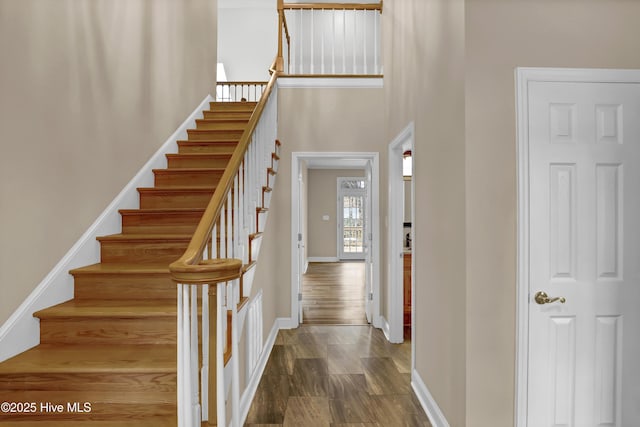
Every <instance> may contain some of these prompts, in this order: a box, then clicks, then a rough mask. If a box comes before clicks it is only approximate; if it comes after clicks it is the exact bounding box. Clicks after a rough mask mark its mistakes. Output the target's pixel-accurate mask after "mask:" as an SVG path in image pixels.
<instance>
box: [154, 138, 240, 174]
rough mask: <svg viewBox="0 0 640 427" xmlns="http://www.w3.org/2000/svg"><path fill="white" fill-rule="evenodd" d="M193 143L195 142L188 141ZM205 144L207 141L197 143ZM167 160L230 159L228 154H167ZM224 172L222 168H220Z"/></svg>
mask: <svg viewBox="0 0 640 427" xmlns="http://www.w3.org/2000/svg"><path fill="white" fill-rule="evenodd" d="M188 142H195V141H188ZM197 142H207V141H197ZM166 156H167V158H187V159H188V158H203V159H230V158H231V154H230V153H169V154H166ZM222 169H223V170H224V168H222Z"/></svg>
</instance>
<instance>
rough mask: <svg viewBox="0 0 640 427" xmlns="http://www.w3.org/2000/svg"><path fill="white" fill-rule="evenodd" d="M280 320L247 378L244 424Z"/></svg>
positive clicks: (243, 414)
mask: <svg viewBox="0 0 640 427" xmlns="http://www.w3.org/2000/svg"><path fill="white" fill-rule="evenodd" d="M279 320H280V319H276V320H275V321H274V322H273V326H272V327H271V331H270V332H269V336H268V337H267V340H266V341H265V343H264V347H263V348H262V353H261V354H260V358H259V359H258V363H257V364H256V367H255V369H254V370H253V374H252V375H251V378H249V379H248V380H247V387H246V388H245V389H244V392H243V393H242V398H241V399H240V425H244V422H245V421H246V420H247V415H248V414H249V409H250V408H251V403H252V402H253V398H254V397H255V395H256V391H257V390H258V384H260V379H261V378H262V374H263V373H264V368H265V367H266V366H267V362H268V361H269V356H270V355H271V350H272V349H273V345H274V344H275V342H276V337H277V336H278V331H279V330H280V321H279Z"/></svg>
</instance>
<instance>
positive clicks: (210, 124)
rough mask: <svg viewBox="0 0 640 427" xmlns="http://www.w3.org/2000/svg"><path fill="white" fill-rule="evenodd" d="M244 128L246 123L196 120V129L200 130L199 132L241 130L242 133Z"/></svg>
mask: <svg viewBox="0 0 640 427" xmlns="http://www.w3.org/2000/svg"><path fill="white" fill-rule="evenodd" d="M246 127H247V122H246V121H235V120H229V121H218V120H213V121H207V120H196V129H200V130H229V131H234V130H241V131H244V129H245V128H246Z"/></svg>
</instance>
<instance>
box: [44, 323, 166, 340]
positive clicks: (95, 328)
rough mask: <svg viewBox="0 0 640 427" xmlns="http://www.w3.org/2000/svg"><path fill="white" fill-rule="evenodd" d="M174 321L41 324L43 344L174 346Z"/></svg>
mask: <svg viewBox="0 0 640 427" xmlns="http://www.w3.org/2000/svg"><path fill="white" fill-rule="evenodd" d="M176 325H177V319H176V318H175V316H174V317H161V318H158V317H153V318H151V317H148V318H141V319H121V318H109V317H103V318H90V319H87V318H62V319H41V320H40V343H41V344H114V345H117V344H175V343H176V342H177V341H176Z"/></svg>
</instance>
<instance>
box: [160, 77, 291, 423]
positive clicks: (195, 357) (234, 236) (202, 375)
mask: <svg viewBox="0 0 640 427" xmlns="http://www.w3.org/2000/svg"><path fill="white" fill-rule="evenodd" d="M276 78H277V73H275V74H274V75H273V76H272V79H271V81H270V82H269V84H268V85H267V86H266V87H265V88H264V89H263V91H262V93H263V95H262V99H261V100H260V102H259V103H258V106H257V107H256V110H255V111H254V113H253V115H252V117H251V119H250V121H249V125H248V128H249V129H248V130H247V131H245V133H244V135H243V137H242V139H241V141H240V143H239V144H238V147H237V148H236V151H235V152H234V154H233V156H232V158H231V160H230V162H229V166H228V167H227V169H226V170H225V172H224V174H223V176H222V178H221V180H220V183H219V184H218V187H217V188H216V190H215V193H214V195H213V197H212V199H211V202H210V203H209V206H208V207H207V209H206V210H205V213H204V214H203V217H202V220H201V222H200V224H199V225H198V228H197V229H196V231H195V234H194V237H193V239H192V241H191V243H190V244H189V247H188V248H187V251H186V252H185V254H184V255H183V257H182V258H180V260H178V261H176V262H175V263H173V264H172V265H171V273H172V276H173V278H174V280H175V281H176V282H177V283H178V422H179V426H180V427H195V426H198V427H200V425H201V422H202V421H206V420H209V421H210V422H212V423H217V425H220V426H227V425H229V424H231V425H232V426H239V425H240V423H241V421H242V420H241V419H240V418H241V414H240V374H239V372H240V360H239V357H238V354H239V352H238V341H239V339H240V337H241V332H242V331H241V328H242V325H243V319H244V316H246V310H245V309H244V307H245V306H246V304H245V303H246V302H247V297H248V296H249V295H250V288H251V282H252V277H253V272H252V269H253V266H254V265H255V263H254V261H255V260H256V257H257V252H258V250H259V246H260V245H259V242H257V243H256V241H255V240H256V239H255V238H254V239H251V238H250V236H252V235H255V234H256V233H258V232H261V231H262V230H263V227H264V224H265V220H266V209H265V208H267V205H266V203H268V202H269V198H265V197H264V195H263V192H264V191H265V189H264V188H265V187H273V184H274V178H275V173H271V172H270V171H273V170H275V168H276V167H277V162H276V160H277V158H278V156H277V154H278V151H279V142H277V141H276V136H277V88H276V87H275V86H276V85H275V80H276ZM272 153H274V154H273V155H272ZM249 245H251V248H249ZM249 254H251V255H249ZM199 308H200V313H199V310H198V309H199ZM255 324H257V325H260V327H262V325H261V321H253V322H249V323H248V327H252V326H251V325H255ZM254 327H255V326H254ZM199 331H201V332H200V333H199ZM261 334H262V332H261V331H260V333H259V336H260V337H261V336H262V335H261ZM247 335H248V336H250V337H255V336H257V332H256V331H249V330H248V331H247ZM199 336H201V337H202V345H201V346H200V345H199ZM252 342H254V345H256V346H261V345H262V343H256V342H255V341H252ZM199 349H201V350H199ZM200 351H201V352H200ZM256 360H257V357H255V355H254V356H253V357H252V358H247V362H248V363H247V364H246V366H245V368H246V369H247V370H251V369H253V367H254V365H251V366H250V364H251V363H253V364H255V363H256ZM228 407H230V414H228V413H227V412H228V411H227V408H228Z"/></svg>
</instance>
